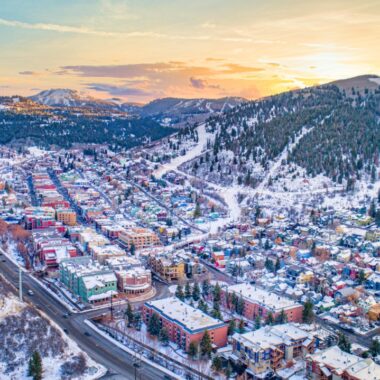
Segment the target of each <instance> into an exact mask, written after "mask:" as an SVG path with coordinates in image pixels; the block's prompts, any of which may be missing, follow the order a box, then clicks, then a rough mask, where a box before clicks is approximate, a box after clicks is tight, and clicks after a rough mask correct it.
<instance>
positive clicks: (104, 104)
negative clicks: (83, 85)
mask: <svg viewBox="0 0 380 380" xmlns="http://www.w3.org/2000/svg"><path fill="white" fill-rule="evenodd" d="M30 99H31V100H33V101H34V102H36V103H39V104H43V105H46V106H50V107H76V108H92V109H101V110H110V111H122V109H121V106H120V105H119V104H117V103H116V102H112V101H106V100H102V99H96V98H93V97H89V96H84V95H81V94H80V93H79V92H78V91H76V90H71V89H67V88H58V89H50V90H45V91H41V92H39V93H38V94H36V95H33V96H30Z"/></svg>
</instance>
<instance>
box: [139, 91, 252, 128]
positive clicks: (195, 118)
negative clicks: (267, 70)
mask: <svg viewBox="0 0 380 380" xmlns="http://www.w3.org/2000/svg"><path fill="white" fill-rule="evenodd" d="M246 101H247V100H246V99H244V98H239V97H226V98H220V99H205V98H199V99H183V98H162V99H156V100H153V101H152V102H150V103H148V104H146V105H144V106H143V107H141V108H140V109H138V110H137V111H138V112H139V114H140V115H142V116H145V117H153V118H155V119H156V120H158V121H159V122H161V123H164V124H167V125H176V126H181V125H184V124H186V123H189V124H192V123H194V122H202V121H204V120H206V119H207V118H208V117H209V116H210V115H213V114H214V115H215V114H219V113H222V112H226V111H229V110H231V109H232V108H234V107H236V106H237V105H239V104H241V103H244V102H246Z"/></svg>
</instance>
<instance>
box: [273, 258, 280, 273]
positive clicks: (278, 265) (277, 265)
mask: <svg viewBox="0 0 380 380" xmlns="http://www.w3.org/2000/svg"><path fill="white" fill-rule="evenodd" d="M280 268H281V263H280V259H279V258H278V257H277V260H276V264H275V267H274V271H275V272H276V273H277V271H278V270H279V269H280Z"/></svg>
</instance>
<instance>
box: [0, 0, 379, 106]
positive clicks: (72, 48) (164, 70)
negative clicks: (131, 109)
mask: <svg viewBox="0 0 380 380" xmlns="http://www.w3.org/2000/svg"><path fill="white" fill-rule="evenodd" d="M379 43H380V1H379V0H375V1H370V0H368V1H367V0H361V1H358V0H355V1H352V0H340V1H338V0H328V1H325V0H318V1H315V0H306V1H305V0H303V1H298V0H0V95H10V94H19V95H30V94H34V93H36V92H38V91H40V90H44V89H49V88H73V89H77V90H79V91H81V92H84V93H87V94H89V95H92V96H95V97H101V98H106V99H108V98H113V97H118V98H123V100H125V101H134V102H141V103H142V102H147V101H149V100H151V99H154V98H158V97H166V96H175V97H187V98H190V97H212V98H216V97H222V96H243V97H246V98H258V97H261V96H266V95H269V94H273V93H278V92H281V91H285V90H288V89H293V88H299V87H304V86H308V85H312V84H317V83H324V82H328V81H331V80H334V79H339V78H346V77H351V76H356V75H361V74H380V46H379Z"/></svg>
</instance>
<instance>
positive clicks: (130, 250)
mask: <svg viewBox="0 0 380 380" xmlns="http://www.w3.org/2000/svg"><path fill="white" fill-rule="evenodd" d="M129 252H130V254H131V255H132V256H134V255H135V253H136V246H135V245H134V244H133V243H132V244H131V246H130V248H129Z"/></svg>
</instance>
